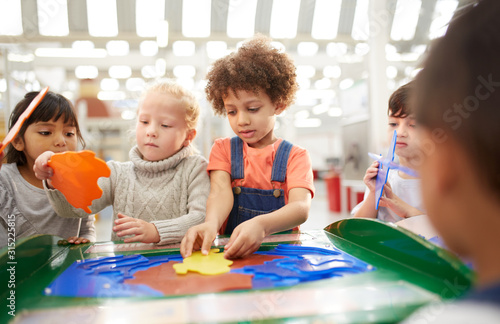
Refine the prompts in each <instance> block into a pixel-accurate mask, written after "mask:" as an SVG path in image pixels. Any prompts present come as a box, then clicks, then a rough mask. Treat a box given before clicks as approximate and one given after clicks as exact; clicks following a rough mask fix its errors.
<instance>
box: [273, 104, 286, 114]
mask: <svg viewBox="0 0 500 324" xmlns="http://www.w3.org/2000/svg"><path fill="white" fill-rule="evenodd" d="M285 109H286V106H285V105H284V104H282V103H277V104H276V108H275V110H274V113H275V114H276V115H279V114H281V113H282V112H283V111H285Z"/></svg>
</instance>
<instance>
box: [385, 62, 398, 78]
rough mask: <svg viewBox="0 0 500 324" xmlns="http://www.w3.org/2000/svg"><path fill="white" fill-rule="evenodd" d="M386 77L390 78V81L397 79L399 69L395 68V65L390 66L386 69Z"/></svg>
mask: <svg viewBox="0 0 500 324" xmlns="http://www.w3.org/2000/svg"><path fill="white" fill-rule="evenodd" d="M385 75H386V76H387V77H388V78H389V79H395V78H396V77H397V76H398V69H397V68H396V67H395V66H393V65H389V66H388V67H387V68H386V69H385Z"/></svg>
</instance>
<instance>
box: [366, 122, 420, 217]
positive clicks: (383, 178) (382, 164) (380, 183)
mask: <svg viewBox="0 0 500 324" xmlns="http://www.w3.org/2000/svg"><path fill="white" fill-rule="evenodd" d="M397 137H398V135H397V132H396V131H394V135H393V136H392V141H391V145H390V146H389V152H388V153H387V156H386V157H385V158H382V156H379V155H376V154H373V153H368V156H369V157H371V158H372V159H374V160H377V161H378V162H379V164H378V173H377V180H376V182H375V209H376V210H378V205H379V203H380V198H382V194H383V193H384V186H385V184H386V183H387V178H388V177H389V171H390V170H391V169H395V170H399V171H401V172H404V173H406V174H408V175H410V176H412V177H416V178H418V174H417V172H415V170H412V169H410V168H407V167H404V166H402V165H399V164H397V163H395V162H394V151H395V150H396V140H397Z"/></svg>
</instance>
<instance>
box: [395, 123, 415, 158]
mask: <svg viewBox="0 0 500 324" xmlns="http://www.w3.org/2000/svg"><path fill="white" fill-rule="evenodd" d="M394 130H396V133H397V136H398V138H397V140H396V154H397V155H398V156H399V157H400V158H405V159H410V158H413V157H415V156H416V155H417V153H418V141H417V134H416V121H415V118H414V117H413V116H406V117H404V118H401V117H393V116H392V115H391V116H389V127H388V131H389V134H388V135H389V142H390V141H391V139H392V136H393V135H394Z"/></svg>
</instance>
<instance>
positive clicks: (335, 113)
mask: <svg viewBox="0 0 500 324" xmlns="http://www.w3.org/2000/svg"><path fill="white" fill-rule="evenodd" d="M328 116H330V117H340V116H342V108H339V107H332V108H330V109H328Z"/></svg>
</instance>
